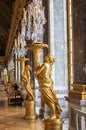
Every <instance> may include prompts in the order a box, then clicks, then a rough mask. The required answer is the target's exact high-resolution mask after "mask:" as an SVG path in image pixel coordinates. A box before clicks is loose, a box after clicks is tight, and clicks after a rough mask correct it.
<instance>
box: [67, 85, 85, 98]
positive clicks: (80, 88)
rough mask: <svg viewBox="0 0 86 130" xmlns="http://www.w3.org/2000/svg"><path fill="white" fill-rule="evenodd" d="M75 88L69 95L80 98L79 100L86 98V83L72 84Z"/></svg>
mask: <svg viewBox="0 0 86 130" xmlns="http://www.w3.org/2000/svg"><path fill="white" fill-rule="evenodd" d="M72 86H73V89H71V90H70V92H69V97H70V98H74V99H78V100H86V85H85V84H72Z"/></svg>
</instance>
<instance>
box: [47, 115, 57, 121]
mask: <svg viewBox="0 0 86 130" xmlns="http://www.w3.org/2000/svg"><path fill="white" fill-rule="evenodd" d="M57 118H59V116H57V115H52V116H51V117H47V118H46V119H45V120H46V121H48V120H54V119H57Z"/></svg>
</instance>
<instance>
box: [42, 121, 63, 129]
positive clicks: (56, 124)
mask: <svg viewBox="0 0 86 130" xmlns="http://www.w3.org/2000/svg"><path fill="white" fill-rule="evenodd" d="M44 124H45V129H44V130H62V124H63V120H62V119H60V118H58V119H54V120H44Z"/></svg>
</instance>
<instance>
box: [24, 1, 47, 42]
mask: <svg viewBox="0 0 86 130" xmlns="http://www.w3.org/2000/svg"><path fill="white" fill-rule="evenodd" d="M44 10H45V8H44V7H43V6H42V0H33V2H31V3H28V7H27V9H25V8H24V9H23V19H22V25H23V26H22V27H23V28H22V35H23V36H25V39H26V40H32V41H33V42H34V43H39V42H43V33H44V24H45V23H46V18H45V15H44ZM25 30H26V31H25Z"/></svg>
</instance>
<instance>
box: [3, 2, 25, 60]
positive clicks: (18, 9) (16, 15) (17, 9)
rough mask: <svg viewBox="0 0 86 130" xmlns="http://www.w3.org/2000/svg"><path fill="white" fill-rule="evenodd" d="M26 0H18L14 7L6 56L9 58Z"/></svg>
mask: <svg viewBox="0 0 86 130" xmlns="http://www.w3.org/2000/svg"><path fill="white" fill-rule="evenodd" d="M25 3H26V0H16V1H15V3H14V7H13V16H12V22H11V27H10V33H9V38H8V43H7V48H6V52H5V57H6V59H8V57H9V55H10V54H11V51H12V47H13V43H14V39H15V37H16V31H17V29H18V26H19V22H20V20H21V18H22V10H23V7H24V6H25Z"/></svg>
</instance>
